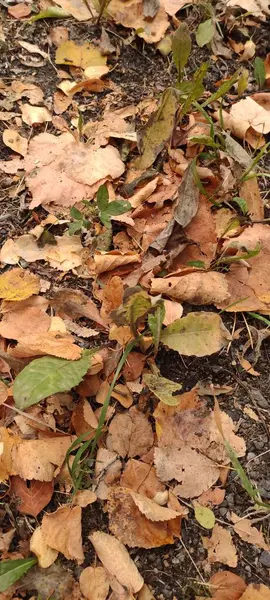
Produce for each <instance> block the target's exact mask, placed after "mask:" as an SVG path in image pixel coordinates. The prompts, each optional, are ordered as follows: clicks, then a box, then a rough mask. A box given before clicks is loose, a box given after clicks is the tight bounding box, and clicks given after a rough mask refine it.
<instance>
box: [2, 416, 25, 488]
mask: <svg viewBox="0 0 270 600" xmlns="http://www.w3.org/2000/svg"><path fill="white" fill-rule="evenodd" d="M20 442H21V438H20V437H19V436H17V435H15V434H13V433H12V431H10V429H6V428H5V427H0V443H1V454H0V481H1V482H2V481H6V480H7V479H8V478H9V476H10V474H11V470H12V460H13V457H12V452H13V448H14V447H16V445H17V444H18V443H20Z"/></svg>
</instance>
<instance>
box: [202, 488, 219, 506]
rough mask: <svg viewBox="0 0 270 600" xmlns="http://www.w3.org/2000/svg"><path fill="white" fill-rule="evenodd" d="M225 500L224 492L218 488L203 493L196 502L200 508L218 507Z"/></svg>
mask: <svg viewBox="0 0 270 600" xmlns="http://www.w3.org/2000/svg"><path fill="white" fill-rule="evenodd" d="M224 498H225V490H222V489H220V488H217V487H216V488H213V489H210V490H207V491H206V492H203V494H202V495H201V496H199V498H198V501H199V503H200V504H201V506H210V507H211V506H218V505H219V504H222V502H223V500H224Z"/></svg>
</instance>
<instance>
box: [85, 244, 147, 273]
mask: <svg viewBox="0 0 270 600" xmlns="http://www.w3.org/2000/svg"><path fill="white" fill-rule="evenodd" d="M94 262H95V272H96V274H97V275H99V274H100V273H105V272H106V271H113V270H114V269H118V268H121V267H125V266H126V265H132V264H136V263H139V262H140V255H139V254H137V253H135V252H127V253H123V252H119V251H117V250H112V251H111V252H99V253H97V252H96V254H95V255H94ZM131 269H132V267H130V270H131Z"/></svg>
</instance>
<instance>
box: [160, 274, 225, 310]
mask: <svg viewBox="0 0 270 600" xmlns="http://www.w3.org/2000/svg"><path fill="white" fill-rule="evenodd" d="M151 292H153V293H154V294H156V293H158V294H165V295H166V296H169V297H170V298H174V299H175V300H180V301H183V302H190V303H191V304H199V305H208V304H216V303H219V302H224V301H227V302H228V303H229V300H230V294H229V291H228V284H227V281H226V278H225V275H224V274H223V273H218V272H215V271H212V272H211V271H210V272H202V271H198V272H196V273H189V274H188V275H183V276H180V277H165V278H161V277H160V278H154V279H151Z"/></svg>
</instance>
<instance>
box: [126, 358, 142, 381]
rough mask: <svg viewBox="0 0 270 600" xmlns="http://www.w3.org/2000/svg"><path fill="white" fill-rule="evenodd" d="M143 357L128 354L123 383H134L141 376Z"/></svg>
mask: <svg viewBox="0 0 270 600" xmlns="http://www.w3.org/2000/svg"><path fill="white" fill-rule="evenodd" d="M144 363H145V357H144V355H143V354H141V353H140V352H130V353H129V355H128V358H127V360H126V363H125V366H124V369H123V377H124V379H125V381H136V379H138V377H140V376H141V374H142V371H143V368H144Z"/></svg>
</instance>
